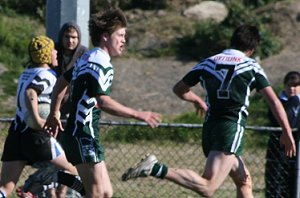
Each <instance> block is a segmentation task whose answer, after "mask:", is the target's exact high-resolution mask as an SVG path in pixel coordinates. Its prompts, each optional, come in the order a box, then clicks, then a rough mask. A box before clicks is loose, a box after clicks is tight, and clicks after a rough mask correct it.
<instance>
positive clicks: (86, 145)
mask: <svg viewBox="0 0 300 198" xmlns="http://www.w3.org/2000/svg"><path fill="white" fill-rule="evenodd" d="M126 27H127V20H126V18H125V15H124V13H123V12H122V11H121V10H119V9H113V10H107V11H105V12H103V13H96V14H94V15H93V16H92V17H91V19H90V21H89V30H90V36H91V41H92V44H93V45H94V46H95V48H94V49H92V50H90V51H88V52H86V53H85V54H84V55H82V56H81V58H80V59H79V60H77V62H76V64H75V66H74V67H73V68H72V69H71V70H69V71H67V72H66V73H65V74H64V75H63V76H62V77H60V78H59V79H58V82H57V84H56V85H55V88H54V90H53V95H52V99H53V100H52V103H51V112H50V115H49V117H48V119H47V123H46V125H45V130H50V132H51V133H52V134H53V135H55V133H57V132H58V128H60V129H61V130H63V128H62V125H61V122H60V119H59V116H58V115H59V110H60V104H61V100H62V98H63V96H64V95H65V91H66V89H67V86H68V85H69V84H70V98H71V109H70V116H69V117H68V120H67V125H66V130H65V131H64V132H63V133H61V139H60V140H61V143H62V146H63V148H64V150H65V152H66V155H67V158H68V160H69V161H70V162H71V163H72V164H74V165H75V166H76V168H77V170H78V173H79V176H80V178H81V179H82V182H83V185H84V188H85V192H86V197H98V198H104V197H112V195H113V189H112V185H111V181H110V178H109V175H108V171H107V168H106V164H105V155H104V148H103V145H102V144H101V143H100V135H101V133H100V131H99V118H100V113H101V110H103V111H106V112H108V113H110V114H113V115H116V116H122V117H127V118H135V119H138V120H142V121H146V122H147V123H148V124H149V125H150V126H151V127H156V126H157V125H158V122H159V120H160V115H159V114H157V113H154V112H151V111H137V110H135V109H132V108H129V107H126V106H124V105H122V104H120V103H119V102H117V101H115V100H114V99H112V98H111V97H110V96H109V95H110V92H111V85H112V80H113V75H114V70H113V66H112V64H111V57H112V56H119V55H121V54H122V53H123V51H124V48H125V42H126V41H125V35H126Z"/></svg>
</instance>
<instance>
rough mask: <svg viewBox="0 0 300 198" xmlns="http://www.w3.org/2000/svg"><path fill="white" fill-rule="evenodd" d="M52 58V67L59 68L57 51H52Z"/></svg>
mask: <svg viewBox="0 0 300 198" xmlns="http://www.w3.org/2000/svg"><path fill="white" fill-rule="evenodd" d="M51 58H52V66H54V67H56V66H58V61H57V51H56V50H55V49H53V50H52V54H51Z"/></svg>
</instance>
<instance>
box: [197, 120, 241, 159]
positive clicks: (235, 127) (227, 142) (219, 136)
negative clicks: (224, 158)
mask: <svg viewBox="0 0 300 198" xmlns="http://www.w3.org/2000/svg"><path fill="white" fill-rule="evenodd" d="M244 131H245V127H244V126H242V125H240V124H238V123H236V122H234V121H231V120H224V119H223V120H222V119H221V120H211V121H207V122H205V123H204V125H203V133H202V147H203V152H204V154H205V156H206V157H207V156H208V154H209V152H210V151H224V152H228V153H234V154H235V155H236V156H239V155H241V153H242V150H243V140H244V138H243V137H244Z"/></svg>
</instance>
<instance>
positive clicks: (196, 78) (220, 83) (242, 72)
mask: <svg viewBox="0 0 300 198" xmlns="http://www.w3.org/2000/svg"><path fill="white" fill-rule="evenodd" d="M182 80H183V82H184V83H185V84H187V85H188V86H191V87H192V86H195V85H196V84H197V83H198V82H200V83H201V85H202V87H203V88H204V89H205V90H206V102H207V104H208V107H209V109H208V112H207V118H208V119H219V118H226V119H230V120H233V121H235V122H239V123H240V124H245V122H246V118H247V116H248V110H247V109H248V106H249V96H250V93H251V91H252V90H253V89H256V90H257V91H259V90H260V89H262V88H265V87H267V86H270V83H269V81H268V79H267V76H266V74H265V72H264V71H263V69H262V67H261V66H260V65H259V64H258V63H257V62H256V61H255V60H254V59H252V58H250V57H247V56H246V55H245V54H244V53H243V52H241V51H238V50H235V49H226V50H224V51H223V52H222V53H220V54H217V55H214V56H212V57H209V58H207V59H205V60H203V61H202V62H200V63H199V64H197V65H196V66H195V67H194V68H193V69H192V70H191V71H190V72H189V73H188V74H186V76H184V77H183V79H182Z"/></svg>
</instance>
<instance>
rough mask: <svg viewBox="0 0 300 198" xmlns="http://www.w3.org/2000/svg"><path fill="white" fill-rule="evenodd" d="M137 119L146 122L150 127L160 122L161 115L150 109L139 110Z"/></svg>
mask: <svg viewBox="0 0 300 198" xmlns="http://www.w3.org/2000/svg"><path fill="white" fill-rule="evenodd" d="M138 119H139V120H142V121H145V122H147V123H148V124H149V126H150V127H151V128H156V127H158V125H159V123H160V122H161V115H160V114H158V113H154V112H151V111H139V112H138Z"/></svg>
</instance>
